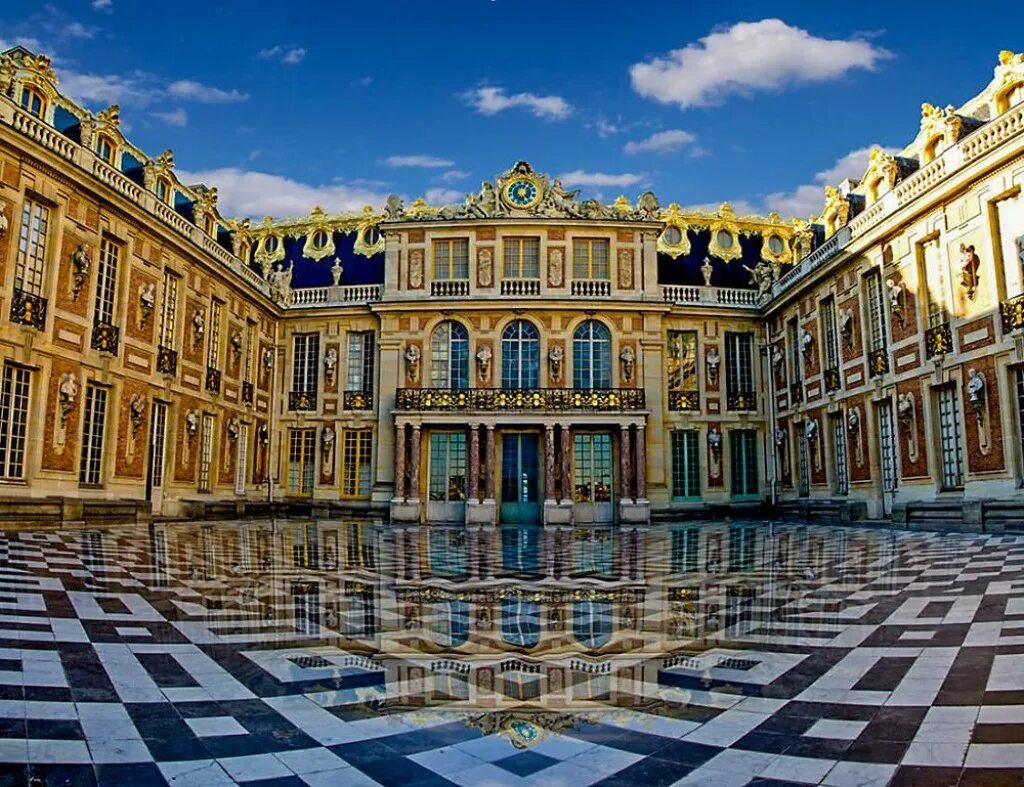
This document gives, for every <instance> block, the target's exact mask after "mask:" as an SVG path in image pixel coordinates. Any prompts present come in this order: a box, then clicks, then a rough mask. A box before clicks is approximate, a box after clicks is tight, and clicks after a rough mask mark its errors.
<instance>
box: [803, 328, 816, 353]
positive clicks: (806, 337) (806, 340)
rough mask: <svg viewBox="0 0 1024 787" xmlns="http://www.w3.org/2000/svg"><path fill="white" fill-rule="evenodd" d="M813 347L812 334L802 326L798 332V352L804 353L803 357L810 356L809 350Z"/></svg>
mask: <svg viewBox="0 0 1024 787" xmlns="http://www.w3.org/2000/svg"><path fill="white" fill-rule="evenodd" d="M813 348H814V336H812V335H811V332H810V331H808V330H807V329H806V328H804V329H803V330H802V331H801V332H800V352H802V353H803V354H804V358H810V357H811V350H812V349H813Z"/></svg>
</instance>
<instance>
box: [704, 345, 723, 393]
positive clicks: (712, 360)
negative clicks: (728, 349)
mask: <svg viewBox="0 0 1024 787" xmlns="http://www.w3.org/2000/svg"><path fill="white" fill-rule="evenodd" d="M704 362H705V364H706V365H707V367H708V382H710V383H711V384H712V385H714V384H716V383H717V382H718V367H719V365H720V364H721V363H722V358H721V356H720V355H719V354H718V347H714V346H712V347H711V348H709V349H708V351H707V354H706V355H705V356H704Z"/></svg>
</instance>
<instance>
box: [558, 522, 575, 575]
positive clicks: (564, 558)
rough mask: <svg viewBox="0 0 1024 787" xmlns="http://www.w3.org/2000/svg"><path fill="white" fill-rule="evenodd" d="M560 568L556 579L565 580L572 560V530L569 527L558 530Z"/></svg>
mask: <svg viewBox="0 0 1024 787" xmlns="http://www.w3.org/2000/svg"><path fill="white" fill-rule="evenodd" d="M557 559H558V566H557V569H556V571H555V578H556V579H563V578H564V577H565V575H566V574H567V573H569V562H570V560H571V559H572V530H571V529H570V528H568V527H560V528H558V552H557Z"/></svg>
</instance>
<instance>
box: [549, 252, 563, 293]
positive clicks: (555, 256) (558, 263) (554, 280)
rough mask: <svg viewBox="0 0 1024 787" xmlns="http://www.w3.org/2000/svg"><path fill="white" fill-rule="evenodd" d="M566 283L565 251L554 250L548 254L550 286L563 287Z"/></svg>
mask: <svg viewBox="0 0 1024 787" xmlns="http://www.w3.org/2000/svg"><path fill="white" fill-rule="evenodd" d="M564 283H565V251H564V250H563V249H561V248H558V247H556V248H553V249H551V250H550V251H549V252H548V284H550V285H551V286H552V287H561V286H562V285H563V284H564Z"/></svg>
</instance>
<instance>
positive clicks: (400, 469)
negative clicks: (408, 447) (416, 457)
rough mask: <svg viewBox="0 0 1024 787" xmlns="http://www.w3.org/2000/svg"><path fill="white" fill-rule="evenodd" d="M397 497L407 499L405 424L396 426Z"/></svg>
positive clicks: (399, 423)
mask: <svg viewBox="0 0 1024 787" xmlns="http://www.w3.org/2000/svg"><path fill="white" fill-rule="evenodd" d="M395 499H396V500H404V499H405V424H404V423H403V422H401V421H399V422H398V424H397V425H396V426H395Z"/></svg>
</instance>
